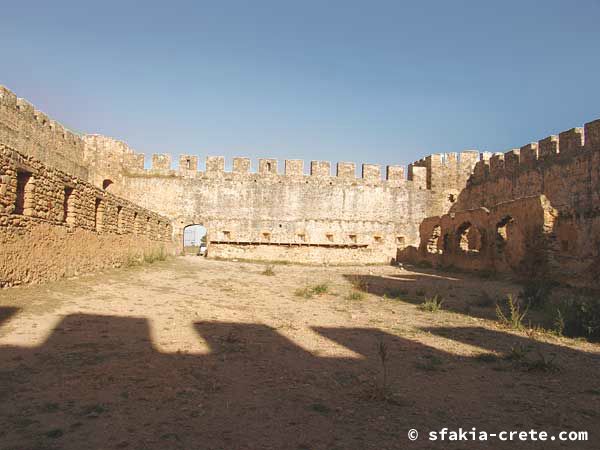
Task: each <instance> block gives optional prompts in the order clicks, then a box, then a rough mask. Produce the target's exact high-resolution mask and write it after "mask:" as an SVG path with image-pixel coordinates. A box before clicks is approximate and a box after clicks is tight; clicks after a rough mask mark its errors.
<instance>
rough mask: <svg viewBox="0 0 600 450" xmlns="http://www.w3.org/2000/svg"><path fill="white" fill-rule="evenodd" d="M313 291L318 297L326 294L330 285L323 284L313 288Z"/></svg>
mask: <svg viewBox="0 0 600 450" xmlns="http://www.w3.org/2000/svg"><path fill="white" fill-rule="evenodd" d="M312 291H313V293H314V294H316V295H320V294H326V293H327V292H328V291H329V285H328V284H327V283H321V284H317V285H315V286H313V288H312Z"/></svg>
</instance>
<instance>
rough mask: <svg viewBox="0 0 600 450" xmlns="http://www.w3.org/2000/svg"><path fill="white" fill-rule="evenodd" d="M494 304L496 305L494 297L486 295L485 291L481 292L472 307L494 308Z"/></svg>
mask: <svg viewBox="0 0 600 450" xmlns="http://www.w3.org/2000/svg"><path fill="white" fill-rule="evenodd" d="M494 304H496V301H495V300H494V297H492V296H491V295H490V294H488V292H487V291H481V295H480V296H479V298H478V299H477V300H475V301H474V302H473V305H474V306H478V307H480V308H490V307H491V306H494Z"/></svg>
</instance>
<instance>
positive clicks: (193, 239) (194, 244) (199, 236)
mask: <svg viewBox="0 0 600 450" xmlns="http://www.w3.org/2000/svg"><path fill="white" fill-rule="evenodd" d="M206 250H207V242H206V228H205V227H204V225H200V224H193V225H188V226H186V227H185V228H184V229H183V253H184V255H201V256H206Z"/></svg>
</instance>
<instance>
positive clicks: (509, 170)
mask: <svg viewBox="0 0 600 450" xmlns="http://www.w3.org/2000/svg"><path fill="white" fill-rule="evenodd" d="M594 152H600V119H598V120H595V121H592V122H588V123H586V124H585V125H584V126H583V127H580V128H571V129H570V130H566V131H563V132H560V133H559V134H558V135H551V136H548V137H546V138H543V139H540V140H539V141H538V142H531V143H529V144H526V145H524V146H523V147H521V148H518V149H512V150H510V151H507V152H505V153H494V154H492V155H490V154H489V153H482V154H481V155H480V158H479V161H477V163H476V164H475V168H474V171H473V175H472V176H471V177H470V179H469V184H481V183H484V182H486V181H488V180H495V179H498V178H501V177H512V176H515V175H518V174H520V173H522V172H525V171H528V170H536V169H539V168H546V167H548V165H552V164H565V163H568V162H570V161H572V160H573V159H575V158H578V157H581V156H586V155H591V154H592V153H594Z"/></svg>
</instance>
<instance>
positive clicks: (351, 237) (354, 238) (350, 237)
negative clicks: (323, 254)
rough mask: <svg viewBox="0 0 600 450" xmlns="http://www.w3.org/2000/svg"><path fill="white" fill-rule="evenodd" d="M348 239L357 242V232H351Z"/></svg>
mask: <svg viewBox="0 0 600 450" xmlns="http://www.w3.org/2000/svg"><path fill="white" fill-rule="evenodd" d="M348 239H350V242H353V243H356V240H357V237H356V234H349V235H348Z"/></svg>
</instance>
